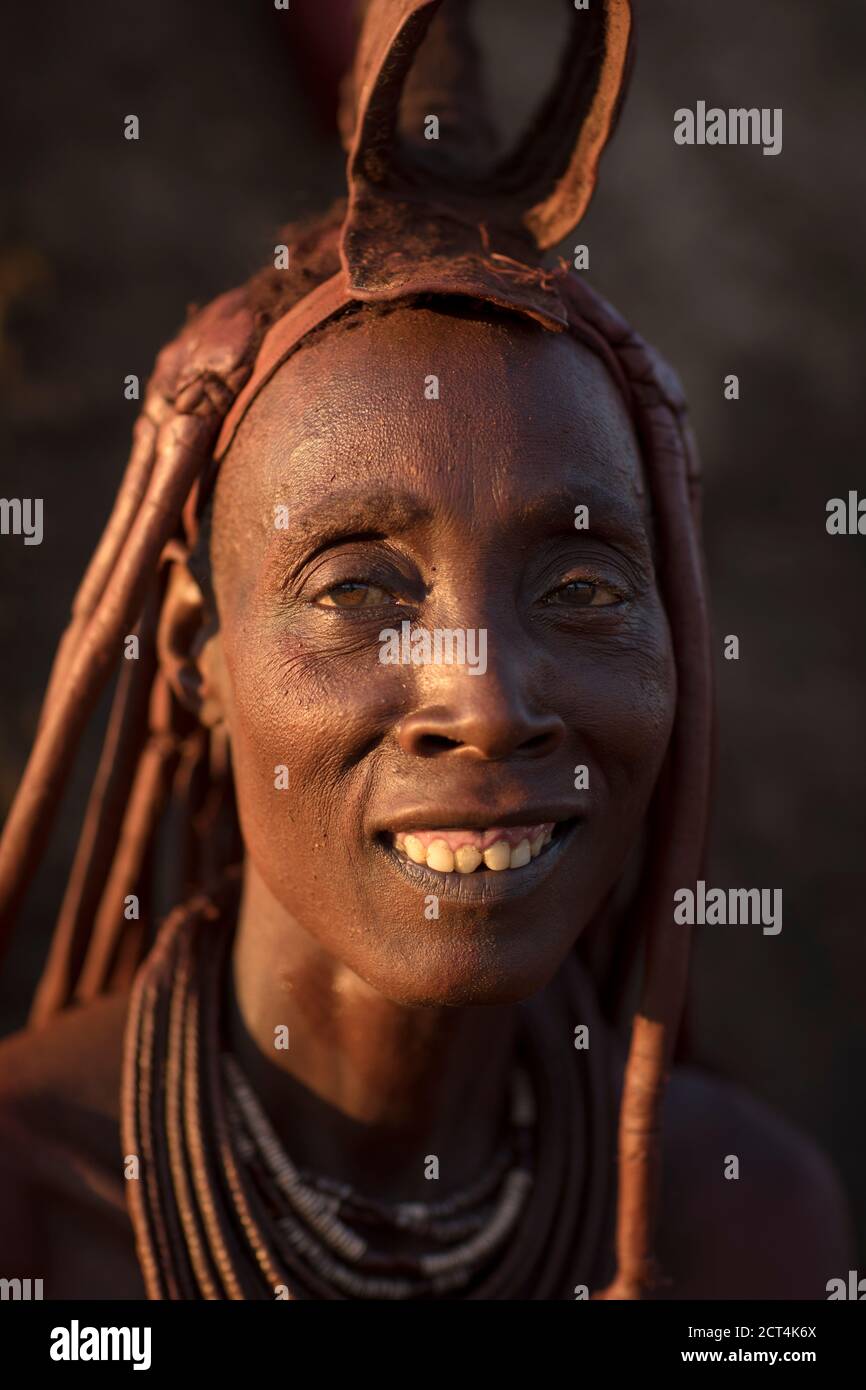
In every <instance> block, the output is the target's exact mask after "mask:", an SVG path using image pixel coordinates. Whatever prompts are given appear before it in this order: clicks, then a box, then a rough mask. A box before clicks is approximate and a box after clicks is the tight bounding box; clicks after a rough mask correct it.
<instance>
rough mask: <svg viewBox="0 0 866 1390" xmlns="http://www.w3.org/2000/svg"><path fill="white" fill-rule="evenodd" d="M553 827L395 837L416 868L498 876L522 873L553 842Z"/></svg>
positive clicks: (399, 834)
mask: <svg viewBox="0 0 866 1390" xmlns="http://www.w3.org/2000/svg"><path fill="white" fill-rule="evenodd" d="M554 829H555V827H554V826H553V825H536V826H525V827H515V828H513V829H512V828H510V827H502V828H500V827H497V826H494V827H492V828H491V829H489V830H445V831H441V832H440V833H439V834H436V832H435V831H432V830H424V829H418V830H417V831H415V832H414V833H411V832H410V833H409V834H406V833H405V832H404V831H399V832H397V834H395V836H394V847H395V848H396V850H397V851H398V852H399V853H400V854H405V856H406V857H407V859H410V860H411V861H412V863H413V864H426V866H427V867H428V868H429V869H434V870H435V871H436V872H437V873H440V874H453V873H458V874H472V873H474V872H475V870H476V869H478V868H480V867H481V866H482V865H483V867H484V868H486V869H490V870H492V872H494V873H502V872H503V871H504V870H505V869H522V868H525V866H526V865H527V864H530V863H531V862H532V860H533V859H536V858H537V857H538V855H539V854H541V852H542V850H543V849H544V848H545V846H546V845H549V844H550V842H551V840H552V839H553V831H554Z"/></svg>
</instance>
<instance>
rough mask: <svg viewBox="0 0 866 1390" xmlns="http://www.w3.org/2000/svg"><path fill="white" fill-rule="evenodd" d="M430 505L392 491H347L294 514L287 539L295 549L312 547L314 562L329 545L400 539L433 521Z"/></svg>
mask: <svg viewBox="0 0 866 1390" xmlns="http://www.w3.org/2000/svg"><path fill="white" fill-rule="evenodd" d="M432 516H433V512H432V509H431V507H430V505H429V503H426V502H422V501H421V499H420V498H419V497H416V496H415V495H414V494H413V493H410V492H399V491H395V490H394V489H393V488H374V489H372V490H371V489H370V488H369V487H367V488H347V489H344V490H343V491H341V492H338V493H335V494H331V495H330V496H329V497H328V498H327V499H326V500H325V501H324V502H320V503H317V504H314V505H313V506H310V507H305V508H304V509H303V511H300V512H298V513H297V515H295V514H293V515H292V517H291V521H290V525H289V528H288V530H287V531H286V532H285V533H284V534H285V539H286V540H287V541H289V542H290V543H291V544H292V546H293V547H295V546H299V545H305V544H310V543H313V544H314V545H315V550H314V551H313V552H312V554H310V555H308V556H305V560H306V561H309V560H311V559H314V558H315V556H316V555H318V554H319V553H320V552H321V551H323V550H326V549H327V548H328V546H329V545H333V544H335V543H336V542H338V541H343V540H347V539H350V538H352V537H360V536H386V535H388V536H397V535H401V534H402V533H404V532H406V531H409V530H411V529H412V528H413V527H414V526H418V525H420V524H422V523H423V522H426V521H430V520H431V519H432Z"/></svg>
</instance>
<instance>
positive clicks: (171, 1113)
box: [122, 898, 612, 1300]
mask: <svg viewBox="0 0 866 1390" xmlns="http://www.w3.org/2000/svg"><path fill="white" fill-rule="evenodd" d="M227 906H228V904H227V903H226V902H225V901H223V903H222V904H220V903H218V902H212V901H209V900H206V899H203V898H200V899H197V900H196V901H194V902H193V903H191V904H189V905H188V906H187V907H185V908H182V909H179V910H178V911H177V912H176V913H174V914H172V916H171V917H170V918H169V919H168V920H167V922H166V923H165V925H164V927H163V929H162V931H161V932H160V935H159V937H158V939H157V942H156V944H155V945H154V947H153V950H152V951H151V953H150V955H149V956H148V957H147V959H146V960H145V962H144V964H143V965H142V967H141V968H140V970H139V972H138V975H137V977H136V982H135V986H134V988H133V994H132V1000H131V1007H130V1014H129V1019H128V1023H127V1031H126V1040H125V1058H124V1076H123V1094H122V1139H123V1149H124V1154H125V1155H126V1156H129V1155H133V1154H134V1155H136V1156H137V1157H138V1158H139V1164H140V1170H139V1178H138V1180H132V1181H130V1182H128V1184H127V1196H128V1204H129V1208H130V1214H131V1217H132V1222H133V1226H134V1229H135V1236H136V1247H137V1251H138V1256H139V1261H140V1263H141V1267H142V1271H143V1274H144V1278H145V1284H146V1288H147V1293H148V1297H149V1298H155V1299H161V1298H167V1299H334V1298H357V1299H368V1300H369V1299H418V1298H420V1299H430V1298H442V1297H451V1298H455V1297H456V1298H484V1299H491V1298H492V1299H510V1298H530V1299H551V1298H553V1299H556V1298H563V1297H565V1298H570V1297H574V1292H573V1288H574V1285H575V1284H577V1283H583V1284H586V1285H587V1286H588V1287H589V1286H591V1281H593V1279H594V1277H595V1274H596V1266H597V1260H598V1255H599V1247H600V1243H601V1237H602V1233H603V1226H604V1221H605V1217H606V1214H607V1198H608V1189H609V1180H610V1178H611V1176H612V1175H611V1165H612V1129H611V1126H612V1115H611V1098H610V1096H609V1092H608V1082H607V1072H606V1065H605V1061H606V1059H605V1053H606V1048H605V1045H604V1040H605V1034H604V1024H603V1023H602V1021H601V1020H600V1018H599V1016H598V1014H597V1009H596V1005H595V1002H594V999H593V997H592V989H591V986H590V982H589V980H588V978H587V977H586V975H585V973H584V971H583V970H582V968H581V967H580V965H579V963H578V961H577V960H576V959H575V958H573V957H572V958H570V959H569V960H568V961H566V962H565V963H564V965H563V966H562V968H561V970H560V972H559V974H558V976H557V978H556V980H555V981H554V982H552V983H551V985H549V986H548V987H547V988H546V989H545V990H543V991H541V992H540V994H539V995H536V996H534V997H533V998H532V999H531V1000H528V1001H526V1002H525V1003H524V1004H521V1005H519V1006H518V1007H519V1008H520V1010H521V1023H522V1027H521V1029H520V1030H519V1033H520V1041H519V1046H518V1055H517V1057H516V1058H515V1064H514V1069H513V1074H512V1083H511V1103H510V1109H509V1117H508V1129H507V1134H506V1135H505V1136H504V1138H503V1141H502V1144H501V1146H500V1149H499V1151H498V1152H497V1154H496V1155H495V1157H494V1159H493V1161H492V1162H491V1164H490V1165H489V1166H488V1168H487V1169H486V1171H485V1172H484V1173H482V1174H480V1175H478V1176H477V1177H476V1178H475V1179H474V1180H473V1181H472V1182H471V1183H470V1184H469V1185H468V1186H466V1187H464V1188H463V1189H462V1190H461V1191H457V1192H453V1193H451V1194H450V1195H449V1196H448V1197H447V1198H445V1199H443V1200H442V1201H436V1202H429V1203H418V1202H415V1203H406V1202H394V1203H388V1202H381V1201H374V1200H371V1199H369V1198H366V1197H364V1196H363V1195H362V1194H359V1193H356V1192H355V1191H354V1189H353V1188H351V1187H350V1186H348V1185H346V1184H340V1183H337V1182H335V1181H334V1180H333V1179H330V1178H328V1177H326V1176H322V1175H316V1174H312V1173H309V1172H302V1171H301V1170H299V1169H298V1168H297V1167H296V1166H295V1164H294V1163H293V1162H292V1161H291V1158H290V1157H289V1155H288V1154H287V1153H286V1152H285V1150H284V1148H283V1146H282V1145H281V1143H280V1141H279V1139H278V1138H277V1136H276V1134H275V1132H274V1129H273V1127H272V1125H271V1123H270V1121H269V1119H268V1117H267V1115H266V1114H265V1111H264V1109H263V1108H262V1106H261V1104H260V1102H259V1100H258V1098H257V1097H256V1095H255V1093H254V1092H253V1090H252V1088H251V1087H250V1085H249V1082H248V1081H247V1079H246V1078H245V1076H244V1075H243V1072H242V1071H241V1069H240V1067H239V1065H238V1063H237V1061H236V1059H235V1058H234V1057H233V1056H232V1055H231V1053H230V1052H228V1051H227V1049H226V1045H225V1041H224V1039H223V1036H222V1030H221V1026H220V1012H221V1011H220V1001H221V998H222V994H223V988H224V982H225V971H226V960H227V954H228V948H229V945H230V942H231V939H232V933H231V931H230V930H227V929H226V925H225V922H226V919H227V917H228V919H229V920H231V915H230V912H231V909H230V908H229V911H228V912H227V911H226V908H227ZM581 1023H586V1024H589V1026H590V1031H591V1035H592V1038H593V1039H594V1041H595V1049H594V1050H593V1048H592V1047H591V1048H590V1049H588V1050H586V1051H580V1052H578V1051H575V1049H574V1045H573V1035H574V1029H575V1027H576V1025H577V1024H581ZM396 1232H399V1233H401V1236H402V1240H401V1246H402V1248H398V1249H396V1250H391V1249H390V1248H389V1246H390V1245H393V1244H394V1242H393V1239H391V1238H392V1237H393V1235H394V1233H396ZM383 1237H384V1244H383V1240H382V1238H383Z"/></svg>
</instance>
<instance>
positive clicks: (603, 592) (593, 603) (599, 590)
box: [546, 579, 625, 608]
mask: <svg viewBox="0 0 866 1390" xmlns="http://www.w3.org/2000/svg"><path fill="white" fill-rule="evenodd" d="M624 597H625V595H624V594H623V593H622V592H621V591H620V590H618V589H614V588H613V587H612V586H611V585H610V584H602V583H601V581H600V580H597V579H570V580H569V582H568V583H567V584H563V585H562V586H561V587H560V588H559V589H554V590H553V593H552V594H550V595H549V596H548V598H547V600H546V601H547V602H548V603H551V602H554V601H556V602H558V603H562V604H564V605H565V606H566V607H567V608H610V607H612V606H613V605H614V604H617V603H622V601H623V598H624Z"/></svg>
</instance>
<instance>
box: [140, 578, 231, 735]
mask: <svg viewBox="0 0 866 1390" xmlns="http://www.w3.org/2000/svg"><path fill="white" fill-rule="evenodd" d="M156 648H157V655H158V657H159V664H160V667H161V668H162V670H163V672H164V673H165V676H166V679H167V680H168V683H169V685H170V686H171V689H172V690H173V692H174V694H175V695H176V697H177V699H178V700H179V701H180V702H181V704H182V705H183V706H184V708H185V709H188V710H190V711H191V713H193V714H194V715H195V716H196V718H197V719H198V721H199V723H201V724H204V725H205V727H206V728H209V729H213V728H216V727H217V726H218V725H221V724H225V723H227V720H226V713H227V708H228V699H227V697H228V673H227V671H226V667H225V659H224V656H223V647H222V639H221V637H220V631H219V622H218V620H217V618H216V616H215V615H214V614H210V613H209V612H208V605H207V604H206V603H205V599H204V595H203V594H202V591H201V589H200V587H199V585H198V583H197V582H196V580H195V579H194V577H193V575H192V574H191V573H190V571H189V569H188V568H187V566H186V565H185V564H183V563H182V562H175V563H174V564H173V565H172V567H171V573H170V575H169V580H168V584H167V586H166V592H165V598H164V599H163V604H162V609H161V612H160V616H159V625H158V627H157V634H156Z"/></svg>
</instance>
